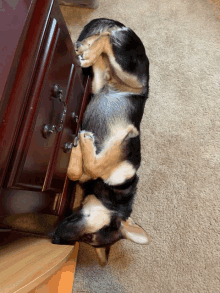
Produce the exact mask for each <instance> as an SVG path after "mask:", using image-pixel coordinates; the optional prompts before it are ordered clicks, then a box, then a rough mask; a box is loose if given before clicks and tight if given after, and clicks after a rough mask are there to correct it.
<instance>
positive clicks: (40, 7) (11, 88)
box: [0, 0, 53, 186]
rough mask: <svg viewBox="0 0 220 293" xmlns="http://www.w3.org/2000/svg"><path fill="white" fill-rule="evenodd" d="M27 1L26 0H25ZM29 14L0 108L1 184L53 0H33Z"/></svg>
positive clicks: (24, 105) (26, 98)
mask: <svg viewBox="0 0 220 293" xmlns="http://www.w3.org/2000/svg"><path fill="white" fill-rule="evenodd" d="M20 1H21V0H20ZM25 3H26V2H25ZM34 4H36V5H34V6H33V7H32V11H31V12H32V13H31V14H30V15H28V21H27V27H26V26H24V29H25V33H22V37H21V38H20V40H19V48H18V50H16V54H15V56H14V60H13V70H14V69H15V70H14V71H13V70H12V73H13V76H11V75H10V79H8V80H7V87H6V88H5V90H4V93H3V96H2V103H1V109H0V122H1V123H0V153H1V156H0V186H2V184H3V181H4V178H5V173H6V170H7V167H8V164H9V161H10V158H11V155H12V151H13V148H14V145H15V143H16V140H17V135H18V131H19V128H20V125H21V123H22V119H23V115H24V111H25V109H26V104H27V100H28V97H29V92H30V88H31V85H32V81H33V78H34V74H35V71H36V67H37V62H38V60H39V55H40V53H41V49H42V46H43V40H44V37H45V30H46V28H47V26H48V21H49V14H50V11H51V8H52V5H53V1H50V0H47V1H34Z"/></svg>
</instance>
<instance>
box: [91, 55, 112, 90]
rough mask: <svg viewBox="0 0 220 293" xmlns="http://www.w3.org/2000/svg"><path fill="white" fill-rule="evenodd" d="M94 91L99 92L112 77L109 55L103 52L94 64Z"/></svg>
mask: <svg viewBox="0 0 220 293" xmlns="http://www.w3.org/2000/svg"><path fill="white" fill-rule="evenodd" d="M92 68H93V80H92V93H93V94H96V93H98V92H99V91H100V90H101V89H102V88H103V86H104V85H105V84H106V83H107V82H108V81H109V80H110V79H111V71H110V66H109V62H108V60H107V57H106V56H105V55H104V54H101V55H100V56H99V57H98V59H97V61H96V62H95V63H94V64H93V67H92Z"/></svg>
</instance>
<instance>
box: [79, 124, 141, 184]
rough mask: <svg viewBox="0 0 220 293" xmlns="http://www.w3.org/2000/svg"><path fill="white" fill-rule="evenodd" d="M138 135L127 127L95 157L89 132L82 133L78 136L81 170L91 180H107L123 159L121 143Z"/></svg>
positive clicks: (131, 128) (91, 136)
mask: <svg viewBox="0 0 220 293" xmlns="http://www.w3.org/2000/svg"><path fill="white" fill-rule="evenodd" d="M137 135H139V132H138V130H137V129H136V127H134V126H133V125H129V126H128V127H127V128H126V129H124V130H123V131H120V132H119V133H118V135H115V136H114V137H113V138H112V139H111V140H110V141H108V143H107V144H106V146H105V147H104V149H103V150H102V152H101V153H99V154H98V155H96V149H95V145H94V137H93V135H92V133H91V132H86V131H83V132H81V134H80V145H81V151H82V157H83V169H84V170H85V172H86V173H88V174H89V175H90V176H92V178H94V179H96V178H99V177H100V178H103V179H105V178H107V177H108V176H110V174H111V173H112V172H113V170H115V168H117V166H118V165H119V163H120V162H121V161H122V159H123V155H122V143H123V142H124V140H126V139H127V138H129V137H135V136H137Z"/></svg>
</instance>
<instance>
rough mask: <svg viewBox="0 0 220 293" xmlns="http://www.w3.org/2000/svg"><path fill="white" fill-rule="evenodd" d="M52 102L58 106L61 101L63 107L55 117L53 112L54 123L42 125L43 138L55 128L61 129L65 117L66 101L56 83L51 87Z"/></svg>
mask: <svg viewBox="0 0 220 293" xmlns="http://www.w3.org/2000/svg"><path fill="white" fill-rule="evenodd" d="M53 102H54V104H55V103H56V104H57V105H56V106H57V107H58V108H60V106H61V103H62V104H63V105H62V106H61V107H62V108H63V110H62V112H61V113H58V115H57V116H59V117H57V116H56V117H55V115H54V113H53V119H52V120H53V121H54V120H55V123H53V124H52V125H50V124H45V125H44V126H43V131H42V133H43V137H44V138H48V137H49V136H50V135H51V134H52V133H53V132H54V131H55V130H56V131H57V132H59V131H61V130H62V128H63V123H64V121H65V117H66V112H67V105H66V102H65V101H64V100H63V91H62V90H61V89H60V86H59V85H58V84H55V86H54V88H53Z"/></svg>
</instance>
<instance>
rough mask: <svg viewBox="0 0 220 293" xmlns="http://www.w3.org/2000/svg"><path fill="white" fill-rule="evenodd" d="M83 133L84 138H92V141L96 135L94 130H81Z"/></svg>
mask: <svg viewBox="0 0 220 293" xmlns="http://www.w3.org/2000/svg"><path fill="white" fill-rule="evenodd" d="M81 135H83V138H84V139H89V140H92V141H94V139H95V138H94V135H93V133H92V132H89V131H84V130H83V131H81Z"/></svg>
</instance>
